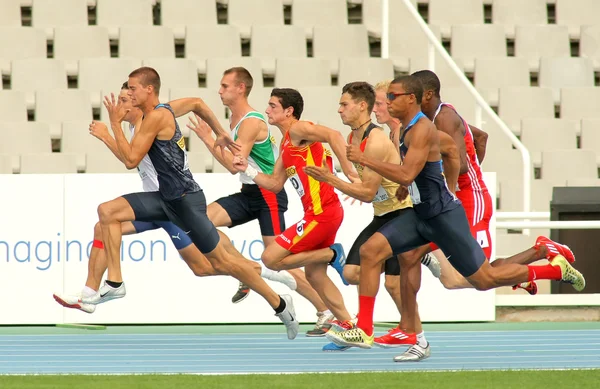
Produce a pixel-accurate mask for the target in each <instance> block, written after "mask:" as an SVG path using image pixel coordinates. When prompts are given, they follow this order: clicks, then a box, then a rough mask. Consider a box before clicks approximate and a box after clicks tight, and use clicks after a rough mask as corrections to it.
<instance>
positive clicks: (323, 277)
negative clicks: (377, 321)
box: [305, 263, 351, 321]
mask: <svg viewBox="0 0 600 389" xmlns="http://www.w3.org/2000/svg"><path fill="white" fill-rule="evenodd" d="M327 267H328V265H327V264H318V263H317V264H311V265H308V266H306V267H305V270H306V279H307V280H308V282H309V283H310V284H311V285H312V287H313V288H314V289H315V290H316V291H317V293H318V294H319V296H320V297H321V299H323V302H324V303H325V305H326V306H327V308H329V310H330V311H331V312H332V313H333V315H334V316H335V317H336V318H337V319H338V320H340V321H347V320H350V319H351V317H350V314H349V313H348V310H347V309H346V306H345V305H344V298H343V297H342V294H341V293H340V291H339V289H338V288H337V286H335V284H334V283H333V281H331V279H330V278H329V276H327Z"/></svg>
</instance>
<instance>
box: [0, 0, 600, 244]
mask: <svg viewBox="0 0 600 389" xmlns="http://www.w3.org/2000/svg"><path fill="white" fill-rule="evenodd" d="M411 3H412V4H413V5H414V6H417V7H418V8H415V10H416V11H417V12H419V13H420V14H421V15H423V16H424V18H425V20H426V21H427V23H428V25H429V27H430V28H431V30H432V32H433V34H434V36H436V37H437V38H438V39H439V40H440V41H441V42H442V43H443V44H444V46H445V47H447V48H448V52H449V54H450V55H451V57H452V58H453V59H454V60H455V61H456V64H457V66H458V68H459V69H460V70H461V71H462V72H463V74H464V75H465V76H467V77H468V78H469V79H471V80H472V81H473V85H474V86H475V87H476V88H477V90H478V91H479V92H480V93H481V94H482V96H483V97H484V99H485V100H486V101H487V102H488V103H489V104H490V105H491V106H492V107H493V109H495V110H496V111H497V112H498V114H499V115H500V117H501V118H502V119H503V120H504V121H505V123H506V124H507V125H508V126H509V128H510V129H511V130H512V131H513V133H514V134H515V135H517V136H519V137H520V139H521V140H522V142H523V143H524V144H525V146H526V147H527V148H528V150H529V151H530V152H531V157H532V165H531V166H529V167H528V169H531V173H532V179H533V177H536V178H535V179H534V181H533V182H532V185H533V186H532V188H533V191H532V199H535V201H534V202H532V204H533V205H534V208H535V209H534V210H541V211H548V210H549V205H548V200H549V198H550V195H551V190H552V186H553V185H569V186H576V185H583V186H592V185H593V186H596V185H598V184H599V183H600V181H599V177H598V168H597V167H598V163H600V152H599V151H598V150H600V135H599V134H600V109H598V108H599V107H600V88H599V87H598V82H599V81H598V79H599V74H598V72H600V22H599V21H598V17H597V16H598V14H600V2H598V1H596V0H527V1H522V0H412V1H411ZM389 4H390V7H389V20H390V25H389V27H390V30H389V31H390V34H389V42H390V46H389V58H386V59H382V58H381V55H380V41H381V34H382V28H381V20H382V15H381V2H380V0H127V1H123V0H93V1H92V0H61V1H60V2H57V1H53V0H28V1H26V0H3V1H2V12H0V72H1V74H2V77H3V82H2V83H0V136H1V137H2V142H0V145H2V146H0V173H2V174H10V173H59V172H66V173H75V172H80V173H82V172H88V173H93V172H97V173H111V172H127V169H125V167H124V166H123V164H121V163H120V162H119V161H117V160H116V158H114V156H113V155H112V153H110V152H109V151H108V150H106V147H105V146H104V145H103V144H102V143H101V142H99V141H98V140H96V139H95V138H93V137H91V136H90V135H89V134H88V132H87V126H88V125H89V122H90V121H91V120H92V119H94V118H96V119H98V118H99V119H100V120H103V121H106V120H107V119H108V118H107V113H106V110H105V109H104V107H103V105H102V96H104V95H108V94H110V93H111V92H112V93H117V92H118V91H119V89H120V86H121V84H122V83H123V82H124V81H125V80H126V79H127V76H128V74H129V73H130V72H131V71H132V70H133V69H135V68H137V67H139V66H142V65H146V66H152V67H155V68H156V69H157V70H158V71H159V72H160V74H161V78H162V88H161V94H160V98H161V100H163V101H167V100H169V99H177V98H182V97H186V96H200V97H202V98H203V99H204V100H205V101H206V103H207V104H208V105H209V106H210V107H211V108H212V109H213V110H214V112H215V114H216V115H217V117H218V119H219V120H220V121H221V124H222V125H223V126H224V127H225V128H226V129H228V127H229V122H228V111H227V110H226V109H225V108H224V107H223V105H222V102H221V100H220V98H219V95H218V89H219V85H220V81H221V78H222V75H223V71H224V70H226V69H227V68H230V67H233V66H244V67H246V68H247V69H249V71H250V72H251V74H252V75H253V78H254V87H253V90H252V93H251V94H250V97H249V99H250V103H251V104H252V105H253V106H254V107H255V108H256V109H257V110H259V111H264V109H265V107H266V104H267V101H268V99H269V96H270V93H271V88H272V87H273V86H276V87H294V88H298V89H299V90H300V91H301V92H302V94H303V96H304V98H305V112H304V115H303V117H304V118H306V119H308V120H312V121H314V122H316V123H320V124H324V125H327V126H330V127H332V128H335V129H338V130H340V131H342V133H344V134H347V133H348V131H349V129H348V128H347V127H346V126H343V124H342V123H341V120H340V117H339V114H338V113H337V109H338V101H339V97H340V94H341V88H342V86H343V85H344V84H346V83H348V82H351V81H357V80H363V81H368V82H370V83H376V82H378V81H381V80H384V79H391V78H393V77H394V76H397V75H400V74H407V73H411V72H414V71H417V70H421V69H424V68H427V67H428V66H429V58H428V52H429V43H428V39H427V37H426V35H425V33H424V32H423V31H422V29H421V27H420V26H419V24H418V23H417V22H416V20H414V19H413V18H412V16H411V12H410V11H411V10H409V9H408V8H406V6H405V4H404V2H403V1H390V2H389ZM549 5H550V6H549ZM22 7H24V8H25V9H26V10H27V9H29V8H30V9H31V12H22ZM490 12H491V13H490ZM475 37H476V38H477V39H475ZM513 49H514V50H513ZM433 63H434V68H435V71H436V73H437V74H438V76H439V77H440V80H441V83H442V92H441V93H442V98H443V99H444V100H445V101H448V102H450V103H452V104H453V105H454V106H455V107H456V108H457V109H458V110H459V113H460V114H461V116H463V117H464V118H465V119H466V120H467V121H468V122H470V123H472V124H474V121H475V119H476V117H477V114H476V105H475V99H474V98H473V96H471V94H470V93H469V92H468V90H467V89H466V88H465V87H464V85H463V83H462V80H461V78H460V77H459V76H458V75H457V74H455V73H454V71H453V70H452V69H451V68H450V66H449V65H448V64H447V63H446V62H445V60H444V59H443V58H441V57H440V56H436V58H435V60H434V62H433ZM481 117H482V124H481V125H482V129H483V130H484V131H486V132H487V133H488V134H489V140H488V145H487V153H486V158H485V160H484V162H483V165H482V166H483V169H484V170H487V171H496V172H497V174H498V189H499V192H498V200H499V205H500V209H501V210H520V209H521V207H522V199H521V185H522V181H521V180H522V159H521V155H520V153H519V151H517V150H515V149H514V148H513V146H512V143H511V140H510V139H509V138H508V137H507V136H506V135H505V134H504V133H503V132H502V131H501V130H500V128H499V127H498V125H497V124H496V123H494V122H493V121H492V120H491V118H490V117H489V115H488V114H487V113H483V115H482V116H481ZM178 123H179V126H180V129H181V131H182V133H183V134H184V136H185V137H186V142H187V146H188V148H189V154H188V160H189V163H190V166H191V168H192V170H193V171H194V172H206V171H208V172H211V171H212V172H218V171H224V169H223V168H222V167H221V166H220V164H219V163H218V162H216V161H215V160H214V158H213V156H212V155H211V154H210V153H209V152H208V150H206V148H205V147H204V145H203V144H202V142H201V141H200V140H199V139H198V138H197V137H196V136H195V134H193V133H190V131H189V129H187V127H186V125H187V123H188V119H187V118H179V119H178ZM273 135H274V136H275V137H276V138H277V139H281V134H280V132H279V131H278V130H276V129H275V130H274V131H273ZM8 145H10V146H8ZM557 155H562V157H561V158H559V157H557ZM566 155H568V157H565V156H566ZM575 163H578V164H579V165H577V166H578V167H577V168H575V167H574V166H575V165H574V164H575ZM581 166H585V168H582V167H581ZM505 235H507V234H504V235H499V236H500V238H499V239H498V242H499V245H500V247H502V245H503V243H502V242H516V241H520V238H519V237H516V236H514V234H510V235H511V236H505ZM528 239H529V237H527V236H525V237H524V238H523V241H525V240H528ZM523 244H524V245H525V243H523ZM527 244H530V242H529V243H527ZM504 251H509V250H506V249H504Z"/></svg>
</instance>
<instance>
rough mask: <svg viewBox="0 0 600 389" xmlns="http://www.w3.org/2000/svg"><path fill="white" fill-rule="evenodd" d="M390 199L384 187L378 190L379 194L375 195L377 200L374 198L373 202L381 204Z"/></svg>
mask: <svg viewBox="0 0 600 389" xmlns="http://www.w3.org/2000/svg"><path fill="white" fill-rule="evenodd" d="M389 198H390V196H388V194H387V192H386V191H385V189H384V188H383V187H382V186H380V187H379V189H378V190H377V193H375V198H373V202H374V203H380V202H382V201H385V200H388V199H389Z"/></svg>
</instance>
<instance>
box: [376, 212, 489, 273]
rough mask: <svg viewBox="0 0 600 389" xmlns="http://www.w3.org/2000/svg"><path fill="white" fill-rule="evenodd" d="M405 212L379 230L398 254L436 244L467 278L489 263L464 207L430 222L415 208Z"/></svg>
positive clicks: (431, 219)
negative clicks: (470, 225) (418, 213)
mask: <svg viewBox="0 0 600 389" xmlns="http://www.w3.org/2000/svg"><path fill="white" fill-rule="evenodd" d="M403 211H404V212H402V213H401V214H400V216H398V217H397V218H395V219H393V220H391V221H390V222H388V223H387V224H386V225H385V226H383V227H382V228H381V229H380V230H379V232H380V233H382V234H383V235H384V236H385V237H386V239H387V241H388V243H389V244H390V246H391V247H392V251H393V252H394V255H398V254H402V253H404V252H407V251H410V250H413V249H416V248H417V247H419V246H423V245H425V244H429V243H430V242H433V243H435V244H436V245H437V246H438V247H439V248H440V249H441V250H442V251H443V252H444V255H446V257H447V258H448V261H450V263H451V264H452V266H453V267H454V268H455V269H456V270H458V272H459V273H460V274H462V275H463V276H464V277H469V276H471V275H473V274H474V273H475V272H476V271H477V270H479V268H480V267H481V265H482V264H483V263H484V262H485V260H486V258H485V254H484V253H483V250H482V249H481V246H480V245H479V243H478V242H477V241H476V240H475V238H473V235H472V234H471V229H470V227H469V222H468V221H467V215H466V214H465V210H464V208H463V207H462V205H461V206H460V207H456V208H454V209H452V210H449V211H446V212H444V213H441V214H439V215H437V216H435V217H432V218H430V219H426V220H423V219H420V218H419V217H418V216H417V214H416V213H415V211H414V209H413V208H407V209H406V210H403Z"/></svg>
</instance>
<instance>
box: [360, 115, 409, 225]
mask: <svg viewBox="0 0 600 389" xmlns="http://www.w3.org/2000/svg"><path fill="white" fill-rule="evenodd" d="M375 128H377V129H380V128H381V127H378V126H376V125H375V124H373V123H371V124H369V126H368V127H367V129H366V130H365V133H364V134H363V137H362V141H361V143H360V150H361V151H362V152H364V151H365V148H366V147H367V140H368V138H369V135H370V134H371V131H372V130H373V129H375ZM353 135H354V134H353V133H352V132H351V133H350V138H349V139H348V143H350V144H352V136H353ZM353 165H354V167H355V168H356V171H357V172H358V176H359V177H360V179H361V180H362V176H363V170H364V166H363V165H361V164H358V163H354V162H353ZM398 187H399V184H397V183H395V182H393V181H390V180H388V179H387V178H385V177H382V178H381V184H380V185H379V188H378V189H377V193H376V194H375V197H374V198H373V211H374V212H375V216H383V215H385V214H386V213H389V212H393V211H396V210H398V209H401V208H407V207H410V206H412V203H411V201H410V197H407V198H406V199H405V200H404V201H402V202H400V201H399V200H398V199H397V198H396V190H397V189H398Z"/></svg>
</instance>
